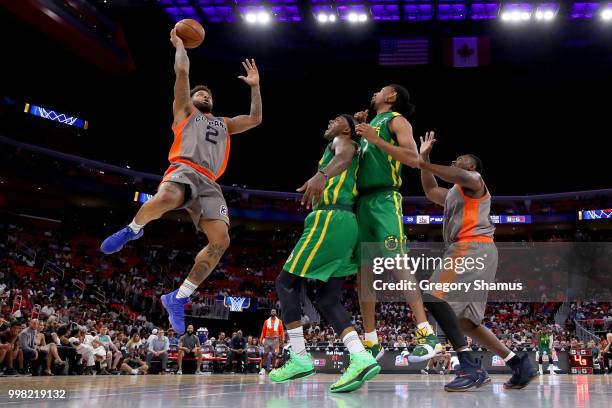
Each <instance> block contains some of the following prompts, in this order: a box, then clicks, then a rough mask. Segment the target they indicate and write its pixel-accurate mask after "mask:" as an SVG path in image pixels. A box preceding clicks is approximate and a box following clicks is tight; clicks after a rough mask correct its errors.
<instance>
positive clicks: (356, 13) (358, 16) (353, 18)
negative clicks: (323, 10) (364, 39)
mask: <svg viewBox="0 0 612 408" xmlns="http://www.w3.org/2000/svg"><path fill="white" fill-rule="evenodd" d="M337 8H338V14H339V16H340V20H344V21H348V22H349V23H352V24H355V23H365V22H366V21H368V20H369V17H368V16H369V9H368V8H366V6H365V5H363V4H350V5H339V6H337Z"/></svg>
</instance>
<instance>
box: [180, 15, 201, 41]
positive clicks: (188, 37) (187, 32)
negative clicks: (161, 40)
mask: <svg viewBox="0 0 612 408" xmlns="http://www.w3.org/2000/svg"><path fill="white" fill-rule="evenodd" d="M174 27H175V28H176V35H178V36H179V37H180V38H181V40H183V44H184V45H185V48H196V47H198V46H199V45H200V44H202V41H204V27H202V24H200V23H198V22H197V21H196V20H194V19H191V18H186V19H184V20H181V21H179V22H178V23H176V25H175V26H174Z"/></svg>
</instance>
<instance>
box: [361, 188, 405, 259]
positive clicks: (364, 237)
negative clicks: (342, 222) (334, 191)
mask: <svg viewBox="0 0 612 408" xmlns="http://www.w3.org/2000/svg"><path fill="white" fill-rule="evenodd" d="M356 216H357V223H358V224H359V242H358V245H357V246H356V248H355V251H356V252H355V256H356V257H357V259H361V252H362V248H361V246H362V244H377V245H373V246H375V247H376V249H373V250H375V251H377V252H380V253H379V254H377V256H383V253H384V256H394V255H395V254H403V253H404V245H405V244H406V235H405V234H404V221H403V215H402V195H401V194H400V193H399V192H398V191H396V190H393V189H389V190H382V191H377V192H374V193H372V194H364V195H362V196H360V197H359V199H358V201H357V209H356Z"/></svg>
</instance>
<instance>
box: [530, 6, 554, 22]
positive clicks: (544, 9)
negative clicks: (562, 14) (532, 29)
mask: <svg viewBox="0 0 612 408" xmlns="http://www.w3.org/2000/svg"><path fill="white" fill-rule="evenodd" d="M558 11H559V4H557V3H542V4H540V5H539V6H538V8H537V9H536V12H535V19H536V20H537V21H540V22H547V21H552V20H554V19H555V17H556V16H557V12H558Z"/></svg>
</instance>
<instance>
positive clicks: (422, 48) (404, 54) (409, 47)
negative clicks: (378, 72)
mask: <svg viewBox="0 0 612 408" xmlns="http://www.w3.org/2000/svg"><path fill="white" fill-rule="evenodd" d="M428 63H429V39H428V38H410V39H399V38H392V39H381V40H380V54H379V55H378V64H379V65H383V66H398V65H427V64H428Z"/></svg>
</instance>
